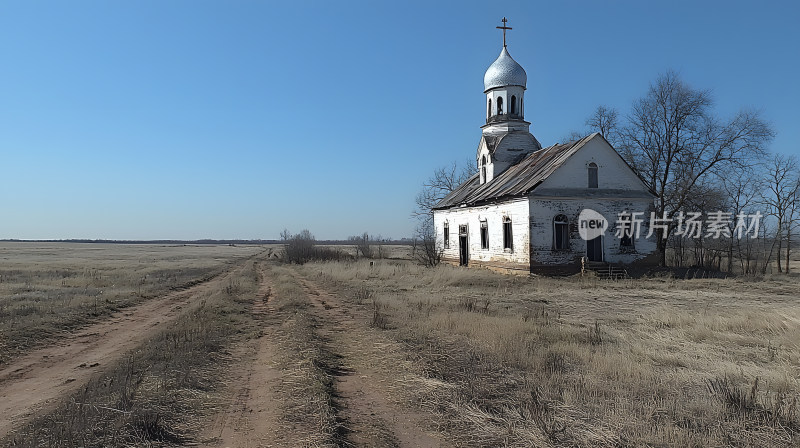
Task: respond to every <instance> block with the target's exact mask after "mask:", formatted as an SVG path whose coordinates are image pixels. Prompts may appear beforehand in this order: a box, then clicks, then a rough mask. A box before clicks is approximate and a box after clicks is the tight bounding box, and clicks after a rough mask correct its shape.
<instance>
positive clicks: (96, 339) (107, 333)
mask: <svg viewBox="0 0 800 448" xmlns="http://www.w3.org/2000/svg"><path fill="white" fill-rule="evenodd" d="M240 267H241V264H239V265H237V266H233V267H231V268H229V269H228V270H227V271H226V272H224V273H222V274H220V275H217V276H216V277H213V278H211V279H210V280H208V281H206V282H203V283H199V284H196V285H194V286H192V287H190V288H188V289H185V290H182V291H176V292H172V293H169V294H166V295H164V296H162V297H159V298H155V299H151V300H148V301H147V302H144V303H142V304H140V305H137V306H134V307H131V308H127V309H125V310H123V311H120V312H118V313H116V314H115V315H114V316H113V317H111V318H109V319H106V320H103V321H102V322H98V323H96V324H94V325H91V326H88V327H86V328H83V329H81V330H78V331H75V332H73V333H71V334H68V335H66V336H65V337H64V338H63V339H61V340H59V341H58V342H57V343H55V344H53V345H51V346H48V347H44V348H41V349H38V350H34V351H32V352H30V353H28V354H26V355H23V356H21V357H19V358H17V359H15V360H13V361H12V362H11V363H10V364H9V365H8V366H6V367H4V368H3V369H2V370H0V416H2V419H1V420H0V439H2V438H3V437H5V436H6V435H8V433H9V432H10V431H12V430H13V429H14V428H17V427H20V426H21V425H23V424H24V423H25V422H27V421H28V420H29V419H30V418H32V417H33V416H35V415H37V414H39V413H43V412H47V411H48V410H50V409H52V408H54V406H55V405H56V404H57V403H58V401H59V399H61V398H62V397H66V396H67V395H68V394H70V393H72V392H74V391H75V390H77V389H79V388H80V387H81V386H82V385H84V384H85V383H86V382H87V381H88V380H89V379H90V378H91V377H92V375H94V374H96V373H98V372H100V371H101V369H103V368H105V367H107V366H108V365H110V364H112V363H113V362H115V361H117V360H118V359H120V358H121V357H122V356H124V355H125V354H126V353H127V352H129V351H130V350H132V349H134V348H135V347H136V346H137V345H138V344H140V343H142V342H143V341H144V340H146V339H147V338H148V337H150V336H151V335H153V334H154V333H155V332H156V331H158V330H160V329H162V328H164V327H165V326H166V325H167V324H169V322H171V321H173V320H174V319H176V318H177V317H178V316H180V315H181V314H183V313H184V312H186V311H187V310H188V309H191V308H192V307H193V306H195V303H193V300H192V298H193V297H196V296H197V295H198V294H201V293H203V292H204V291H207V290H209V289H210V288H215V287H217V288H218V287H219V286H218V285H219V283H220V282H224V281H226V279H227V278H228V276H229V275H230V273H231V272H232V271H233V270H235V269H239V268H240Z"/></svg>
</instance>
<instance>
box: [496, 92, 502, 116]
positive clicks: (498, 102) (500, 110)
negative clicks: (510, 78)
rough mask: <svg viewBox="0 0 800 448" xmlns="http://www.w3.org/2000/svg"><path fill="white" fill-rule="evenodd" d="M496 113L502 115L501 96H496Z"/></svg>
mask: <svg viewBox="0 0 800 448" xmlns="http://www.w3.org/2000/svg"><path fill="white" fill-rule="evenodd" d="M497 115H503V97H502V96H498V97H497Z"/></svg>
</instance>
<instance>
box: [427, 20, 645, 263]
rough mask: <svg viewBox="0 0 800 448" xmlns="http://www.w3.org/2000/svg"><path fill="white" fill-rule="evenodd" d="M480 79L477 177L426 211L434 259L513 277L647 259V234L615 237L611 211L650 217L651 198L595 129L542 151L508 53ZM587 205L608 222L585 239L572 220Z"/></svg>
mask: <svg viewBox="0 0 800 448" xmlns="http://www.w3.org/2000/svg"><path fill="white" fill-rule="evenodd" d="M498 28H501V29H503V48H502V50H501V51H500V56H499V57H498V58H497V60H495V61H494V63H492V65H490V66H489V68H488V69H487V70H486V74H485V75H484V78H483V83H484V93H485V94H486V105H485V108H486V124H485V125H483V126H481V128H482V130H483V132H482V135H481V139H480V143H479V144H478V150H477V153H476V162H477V166H478V172H477V174H475V175H473V176H472V177H471V178H469V179H468V180H467V181H466V182H464V183H463V184H462V185H461V186H459V187H458V188H456V189H455V190H454V191H452V192H451V193H450V194H448V195H447V196H446V197H445V198H444V199H442V200H441V201H440V202H439V203H438V204H437V205H436V206H435V207H434V210H433V213H434V225H435V228H436V238H437V244H438V245H439V246H440V247H441V248H442V249H443V256H442V259H443V260H444V261H446V262H449V263H454V264H460V265H464V266H479V267H487V268H491V269H494V270H501V271H506V272H512V273H528V272H530V273H557V272H563V273H569V272H578V271H580V270H581V268H582V264H583V263H592V264H594V265H598V264H605V263H613V264H615V265H631V264H634V263H636V264H645V263H649V262H650V261H651V260H652V259H653V257H652V256H651V255H652V254H653V253H654V252H655V251H656V244H655V240H654V237H649V238H648V237H646V235H647V233H648V229H647V227H646V225H647V224H646V223H644V224H643V226H644V227H643V228H642V229H641V236H639V237H638V238H632V237H622V238H619V237H617V236H615V233H614V225H613V223H615V222H617V220H618V217H619V216H620V213H622V215H623V216H624V215H625V214H626V213H631V212H643V213H644V214H645V215H646V216H649V212H650V211H651V210H652V206H653V201H654V199H655V196H654V194H653V193H652V192H651V191H650V190H649V189H648V188H647V187H646V186H645V184H644V183H643V182H642V180H641V179H640V178H639V177H638V176H637V175H636V173H635V172H634V171H633V170H632V169H631V167H630V166H629V165H628V164H627V163H626V162H625V160H624V159H623V158H622V157H621V156H620V155H619V154H618V153H617V152H616V150H615V149H614V148H613V147H612V146H611V144H609V142H608V141H606V139H605V138H604V137H603V136H602V135H600V134H599V133H594V134H591V135H589V136H586V137H584V138H581V139H579V140H576V141H573V142H568V143H557V144H555V145H552V146H549V147H547V148H542V145H541V144H540V143H539V141H538V140H537V139H536V137H534V136H533V134H531V132H530V123H529V122H527V121H525V108H526V104H525V90H526V83H527V78H528V77H527V74H526V72H525V70H524V69H523V68H522V66H520V65H519V64H518V63H517V62H516V61H515V60H514V59H512V58H511V55H510V54H509V52H508V49H507V47H506V42H505V31H506V30H507V29H510V28H507V27H505V19H504V26H503V27H498ZM584 209H591V210H593V211H595V212H597V213H599V214H601V215H602V216H603V218H605V220H606V221H607V222H608V223H612V224H611V226H610V227H609V229H608V231H607V232H605V233H604V234H602V235H599V236H596V237H594V238H591V239H584V238H582V237H581V235H580V233H581V232H580V231H579V225H580V224H579V219H578V218H579V216H580V215H581V212H582V211H583V210H584Z"/></svg>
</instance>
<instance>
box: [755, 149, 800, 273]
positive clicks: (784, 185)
mask: <svg viewBox="0 0 800 448" xmlns="http://www.w3.org/2000/svg"><path fill="white" fill-rule="evenodd" d="M799 174H800V173H799V172H798V161H797V158H796V157H795V156H785V155H783V154H775V155H774V156H773V157H772V159H771V160H770V161H769V162H768V164H767V173H766V186H765V187H766V188H765V190H764V194H763V196H762V198H761V200H762V203H763V204H764V205H765V206H766V207H767V213H768V214H769V216H772V217H774V218H775V241H774V243H773V244H774V245H777V260H778V272H783V266H781V254H782V250H783V241H784V239H785V240H786V272H787V273H788V272H789V252H791V247H790V245H791V241H792V239H791V232H792V230H794V228H795V227H796V225H797V220H798V216H797V214H798V213H797V211H798V206H797V201H798V195H800V175H799Z"/></svg>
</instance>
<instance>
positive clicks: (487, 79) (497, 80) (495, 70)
mask: <svg viewBox="0 0 800 448" xmlns="http://www.w3.org/2000/svg"><path fill="white" fill-rule="evenodd" d="M527 82H528V74H527V73H525V69H524V68H522V66H521V65H519V64H518V63H517V61H515V60H514V59H513V58H512V57H511V55H510V54H508V50H506V47H503V51H501V52H500V56H498V57H497V60H495V61H494V62H492V65H490V66H489V68H488V69H487V70H486V74H485V75H483V87H484V92H486V91H489V90H491V89H494V88H496V87H505V86H520V87H522V88H525V84H526V83H527Z"/></svg>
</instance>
